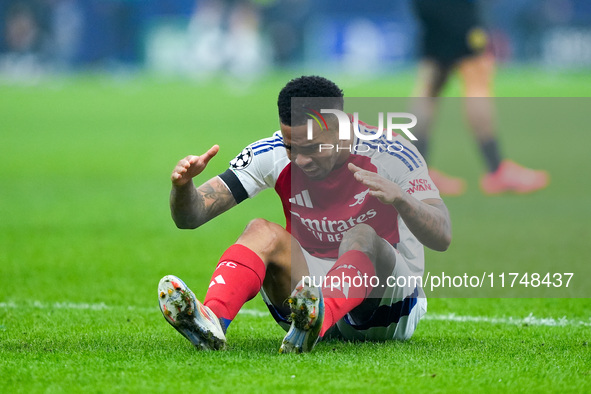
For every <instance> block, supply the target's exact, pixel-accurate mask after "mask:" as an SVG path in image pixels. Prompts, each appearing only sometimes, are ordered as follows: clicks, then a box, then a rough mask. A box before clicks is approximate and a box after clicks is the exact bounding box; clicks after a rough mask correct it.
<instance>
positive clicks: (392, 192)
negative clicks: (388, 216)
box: [348, 163, 404, 204]
mask: <svg viewBox="0 0 591 394" xmlns="http://www.w3.org/2000/svg"><path fill="white" fill-rule="evenodd" d="M348 168H349V171H351V172H352V173H353V176H354V177H355V180H356V181H357V182H360V183H362V184H363V185H365V186H367V187H368V188H369V195H370V196H373V197H376V198H377V199H379V200H380V201H381V202H383V203H384V204H393V203H394V202H395V201H396V200H397V199H398V198H400V197H401V195H402V194H403V193H404V192H403V191H402V189H401V188H400V186H398V185H397V184H396V183H394V182H392V181H390V180H388V179H386V178H384V177H382V176H380V175H378V174H377V173H375V172H371V171H367V170H364V169H363V168H361V167H357V166H356V165H355V164H353V163H349V166H348Z"/></svg>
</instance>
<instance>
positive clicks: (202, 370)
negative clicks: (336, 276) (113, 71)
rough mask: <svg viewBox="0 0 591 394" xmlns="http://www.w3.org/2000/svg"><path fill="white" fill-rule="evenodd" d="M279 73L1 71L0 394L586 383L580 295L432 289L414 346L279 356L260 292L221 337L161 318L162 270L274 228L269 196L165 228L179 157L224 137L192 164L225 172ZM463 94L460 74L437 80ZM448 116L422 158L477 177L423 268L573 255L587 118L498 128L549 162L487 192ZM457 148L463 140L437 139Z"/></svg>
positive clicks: (584, 216) (185, 265) (257, 132)
mask: <svg viewBox="0 0 591 394" xmlns="http://www.w3.org/2000/svg"><path fill="white" fill-rule="evenodd" d="M291 76H292V75H287V74H280V75H273V76H270V77H268V78H266V79H264V80H262V81H259V82H256V83H253V84H252V85H251V86H250V87H248V88H242V89H238V88H235V87H231V86H230V84H229V83H228V82H227V81H224V80H221V79H219V80H215V81H212V82H210V83H205V84H203V83H201V84H200V83H191V82H188V81H177V80H158V79H153V78H150V77H146V76H144V77H134V78H131V79H129V80H124V81H120V80H115V79H114V78H109V77H104V76H103V77H97V76H90V77H75V78H67V79H60V80H54V81H47V82H43V83H41V84H40V85H37V86H10V85H6V86H0V153H1V154H0V280H1V289H0V391H1V392H7V393H9V392H27V393H28V392H45V391H48V392H81V391H84V392H113V391H117V392H120V391H126V392H139V391H148V392H171V391H174V392H202V391H206V390H212V391H213V390H216V391H222V392H225V391H235V390H237V388H238V387H240V388H239V390H240V391H241V392H261V391H286V392H296V391H298V392H300V391H301V392H319V391H322V392H337V391H339V392H366V391H371V392H393V391H396V392H398V391H402V392H411V391H415V390H416V391H419V392H425V391H430V392H447V391H457V390H462V391H468V392H472V391H476V392H498V391H509V392H514V391H531V392H546V391H550V392H584V391H589V390H590V389H591V350H590V345H589V342H590V340H591V319H590V315H591V301H590V300H589V298H431V299H430V300H429V312H428V313H427V316H426V317H425V320H424V321H422V322H421V323H420V324H419V326H418V329H417V331H416V333H415V335H414V336H413V338H412V339H411V340H410V341H408V342H404V343H400V342H390V343H341V342H323V343H320V344H319V345H318V346H317V347H316V348H315V351H314V352H313V353H311V354H304V355H280V354H278V353H277V350H278V348H279V345H280V341H281V339H282V337H283V331H282V330H281V329H280V328H279V327H278V326H277V325H276V324H275V323H274V321H273V319H272V318H271V317H270V316H269V315H268V314H267V313H266V308H265V307H264V304H263V303H262V301H261V300H260V298H259V297H257V298H255V299H254V300H253V301H250V302H249V303H248V304H247V305H245V307H244V312H243V313H241V314H239V315H238V317H237V318H236V319H235V321H234V322H233V323H232V325H231V326H230V330H229V331H228V341H229V342H228V350H227V351H223V352H217V353H212V352H198V351H196V350H195V349H193V348H192V347H191V345H190V344H189V343H188V342H187V341H186V340H185V339H183V338H182V337H181V336H180V335H179V334H177V333H176V332H175V331H174V330H173V329H172V328H171V327H170V326H169V325H168V324H167V323H166V322H165V321H164V319H163V318H162V316H161V315H160V312H159V310H158V306H157V294H156V286H157V283H158V280H159V279H160V278H161V277H162V276H164V275H166V274H175V275H178V276H180V277H181V278H183V279H184V280H185V282H187V284H188V285H189V286H190V287H191V288H192V289H193V290H194V291H195V293H196V295H197V296H198V297H199V298H201V299H202V298H203V296H204V295H205V291H206V289H207V285H208V282H209V279H210V275H211V271H212V269H213V267H214V265H215V263H216V262H217V259H218V257H219V256H220V255H221V253H222V252H223V251H224V250H225V248H226V247H227V246H228V245H229V244H231V243H232V242H234V240H235V239H236V238H237V236H238V235H239V234H240V232H241V231H242V229H243V228H244V226H245V224H246V223H247V222H248V220H249V219H251V218H254V217H265V218H267V219H269V220H273V221H276V222H278V223H281V224H283V223H284V219H283V217H282V213H281V210H280V205H279V201H278V198H277V197H276V196H275V195H274V193H273V192H272V191H268V192H264V193H262V194H261V195H260V196H259V197H257V198H256V199H254V200H252V201H247V202H245V203H243V204H241V205H240V206H238V207H237V208H235V209H234V210H233V211H232V213H230V214H226V215H224V216H222V217H220V218H218V220H215V221H213V222H211V223H209V224H207V225H206V226H204V227H202V228H200V229H198V230H195V231H181V230H177V229H176V228H175V227H174V225H173V223H172V220H171V219H170V214H169V210H168V193H169V188H170V181H169V175H170V172H171V171H172V168H173V166H174V165H175V163H176V161H177V160H178V159H180V158H182V157H184V156H185V155H187V154H200V153H201V152H203V151H204V150H205V149H207V148H208V147H210V146H211V145H213V144H214V143H217V144H219V145H220V146H221V150H220V153H219V155H218V157H216V158H214V159H213V160H212V162H211V163H210V167H208V169H207V171H206V173H205V174H204V175H203V176H202V178H201V179H206V178H208V177H211V176H214V175H216V174H218V173H220V172H222V171H224V170H225V168H226V167H227V163H228V161H229V160H230V159H231V158H232V157H234V155H235V154H236V153H238V152H239V151H240V150H241V149H242V148H243V147H244V146H245V145H246V144H248V143H250V142H252V141H253V140H254V139H258V138H262V137H265V136H267V135H270V134H271V133H272V132H273V131H275V130H276V129H277V127H278V124H277V115H276V107H275V105H276V104H275V100H276V95H277V92H278V90H279V89H280V88H281V87H282V86H283V84H284V83H285V82H286V80H287V78H288V77H291ZM328 76H329V77H333V79H334V80H335V81H336V82H338V83H339V84H340V85H341V87H343V88H344V89H345V93H346V94H347V95H349V96H357V97H363V96H406V95H408V94H409V92H410V91H411V90H412V81H413V78H414V75H413V74H412V73H406V72H403V73H400V74H396V75H392V76H388V77H386V78H384V79H382V80H375V81H359V80H355V79H354V78H350V77H349V78H347V77H341V76H331V75H328ZM495 90H496V94H497V95H499V96H513V97H515V96H517V97H519V96H521V97H570V96H577V97H587V96H589V94H590V93H591V76H590V75H589V74H584V73H575V74H573V73H571V74H566V73H548V72H543V71H536V70H528V69H515V70H502V71H501V72H500V74H499V76H498V79H497V84H496V89H495ZM459 92H460V87H459V85H458V83H457V82H454V84H452V86H451V87H450V89H449V90H448V95H451V96H454V95H457V94H459ZM587 103H589V101H587ZM577 108H579V107H577ZM457 116H458V119H460V120H461V118H459V116H460V115H457ZM567 123H568V122H567ZM458 124H459V125H460V126H459V127H458V129H457V130H455V131H453V132H451V134H448V135H446V134H445V133H439V134H437V135H436V137H435V138H436V143H435V144H434V146H435V148H434V149H435V152H434V157H433V161H434V162H435V163H436V164H437V166H439V167H440V168H442V169H444V170H447V171H449V172H451V173H454V174H458V175H463V176H465V177H466V178H467V179H468V181H469V184H470V189H469V190H468V193H467V194H466V195H465V196H463V197H460V198H453V199H452V198H449V199H446V203H447V204H448V206H449V208H450V211H451V215H452V220H453V225H454V241H453V244H452V247H451V248H450V250H449V251H447V252H446V253H443V254H440V253H432V252H429V253H428V254H427V270H439V271H441V270H442V269H443V270H445V269H446V268H447V267H449V268H450V270H451V267H454V265H455V264H457V263H458V262H462V263H463V264H465V263H466V262H470V261H478V264H479V267H489V269H490V270H491V271H492V270H494V268H495V267H497V268H498V267H510V266H511V264H514V262H515V261H526V262H528V264H529V265H526V266H525V267H529V268H530V269H531V268H532V267H534V269H535V267H536V266H537V264H540V267H546V266H550V267H555V270H556V271H557V272H559V271H561V270H562V269H563V267H565V266H569V264H574V265H576V266H584V265H586V264H587V263H588V261H589V258H588V254H589V247H588V245H589V240H590V239H591V230H589V219H591V208H590V206H589V193H590V192H591V177H589V175H588V172H589V169H591V159H589V153H588V150H589V146H591V136H590V134H589V130H588V127H589V126H588V125H589V123H587V124H586V125H584V126H586V129H585V127H575V126H573V125H569V124H565V125H564V128H560V127H557V129H556V130H555V134H548V133H547V132H545V133H540V132H539V130H538V129H536V128H528V127H524V128H521V129H519V130H518V132H513V131H508V130H507V131H503V130H502V129H501V130H500V131H501V134H502V138H501V139H502V143H503V149H504V151H505V153H506V154H507V155H508V156H509V157H512V158H515V159H517V160H519V161H520V162H522V163H524V164H527V165H529V166H532V167H537V168H546V169H548V171H549V172H550V174H551V176H552V184H551V186H550V188H548V189H547V190H545V191H542V192H541V193H538V194H535V195H532V196H503V197H496V198H487V197H484V196H482V195H481V194H480V193H479V192H478V190H477V187H476V185H477V181H478V177H479V174H480V172H481V170H482V163H481V162H480V159H479V158H478V156H477V155H476V153H475V152H474V149H473V148H474V146H473V143H472V142H471V140H470V138H469V137H468V134H467V131H466V130H465V126H461V125H462V123H461V121H460V122H459V123H458ZM450 141H451V142H450ZM455 143H457V144H459V146H461V147H462V148H461V149H462V150H460V151H456V152H455V153H454V154H450V152H446V151H447V150H451V149H452V148H453V147H454V146H456V145H457V144H456V145H452V144H455ZM520 269H521V268H520ZM580 276H581V277H578V278H577V280H578V282H577V283H578V285H579V286H587V287H589V279H588V277H582V276H583V275H580Z"/></svg>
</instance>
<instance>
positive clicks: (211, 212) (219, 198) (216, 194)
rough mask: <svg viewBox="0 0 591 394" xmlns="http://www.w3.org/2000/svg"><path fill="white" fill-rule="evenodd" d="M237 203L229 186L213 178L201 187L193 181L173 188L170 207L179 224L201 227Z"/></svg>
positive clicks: (181, 225)
mask: <svg viewBox="0 0 591 394" xmlns="http://www.w3.org/2000/svg"><path fill="white" fill-rule="evenodd" d="M234 205H236V201H235V200H234V197H233V196H232V193H231V192H230V191H229V190H228V188H227V187H226V186H225V185H224V184H223V183H222V182H221V181H219V180H216V179H212V180H210V181H208V182H206V183H204V184H203V185H201V186H199V188H195V186H193V184H192V183H188V184H187V185H185V186H183V187H179V188H173V190H172V192H171V196H170V208H171V212H172V216H173V219H174V221H175V223H176V224H177V226H179V227H182V228H195V227H199V226H201V225H202V224H204V223H205V222H207V221H209V220H210V219H212V218H214V217H216V216H217V215H219V214H220V213H222V212H225V211H227V210H228V209H230V208H231V207H233V206H234Z"/></svg>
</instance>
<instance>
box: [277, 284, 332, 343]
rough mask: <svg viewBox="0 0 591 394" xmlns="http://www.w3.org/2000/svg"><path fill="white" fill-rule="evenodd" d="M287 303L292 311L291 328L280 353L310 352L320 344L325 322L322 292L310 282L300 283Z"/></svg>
mask: <svg viewBox="0 0 591 394" xmlns="http://www.w3.org/2000/svg"><path fill="white" fill-rule="evenodd" d="M306 279H308V278H306ZM287 302H288V303H289V308H290V310H291V315H290V317H289V319H290V321H291V327H290V328H289V331H288V332H287V334H286V335H285V338H283V343H282V344H281V348H280V349H279V353H302V352H310V351H312V349H313V348H314V345H316V342H318V339H319V334H320V329H321V328H322V322H323V321H324V298H323V297H322V290H321V289H319V288H317V287H314V286H312V285H311V284H310V282H309V281H305V282H304V281H300V283H298V285H297V286H296V288H295V289H294V291H293V292H292V293H291V296H290V297H289V298H288V299H287Z"/></svg>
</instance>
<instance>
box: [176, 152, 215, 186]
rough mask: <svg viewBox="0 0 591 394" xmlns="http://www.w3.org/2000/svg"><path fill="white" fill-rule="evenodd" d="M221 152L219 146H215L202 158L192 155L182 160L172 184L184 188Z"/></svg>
mask: <svg viewBox="0 0 591 394" xmlns="http://www.w3.org/2000/svg"><path fill="white" fill-rule="evenodd" d="M219 150H220V147H219V146H218V145H214V146H212V147H211V148H209V150H208V151H207V152H205V153H204V154H202V155H201V156H192V155H190V156H187V157H185V158H184V159H181V160H180V161H179V162H178V163H177V165H176V167H174V170H173V171H172V175H171V176H170V179H171V181H172V184H173V185H175V186H183V185H185V184H187V182H189V181H190V180H191V179H193V178H194V177H196V176H197V175H199V174H201V173H202V172H203V170H204V169H205V167H207V163H209V160H211V158H212V157H214V156H215V155H216V154H217V153H218V151H219Z"/></svg>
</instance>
